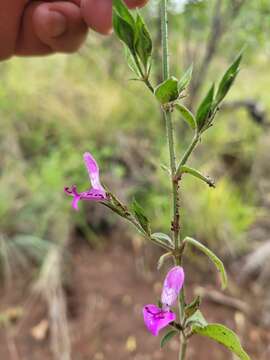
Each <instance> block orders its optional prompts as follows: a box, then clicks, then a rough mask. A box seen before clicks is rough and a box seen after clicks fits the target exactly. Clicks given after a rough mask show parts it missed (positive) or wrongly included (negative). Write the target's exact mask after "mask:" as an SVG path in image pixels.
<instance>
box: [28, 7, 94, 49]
mask: <svg viewBox="0 0 270 360" xmlns="http://www.w3.org/2000/svg"><path fill="white" fill-rule="evenodd" d="M34 24H35V30H36V33H37V36H38V37H39V38H40V40H41V41H42V42H43V43H45V44H47V45H48V46H50V47H51V48H52V49H53V50H54V51H57V52H65V53H72V52H75V51H77V50H78V49H79V48H80V46H81V45H82V43H83V42H84V40H85V38H86V35H87V31H88V29H87V26H86V24H85V23H84V21H83V19H82V16H81V11H80V8H79V7H78V6H77V5H75V4H72V3H65V2H55V3H45V4H41V5H40V6H38V8H37V9H36V11H35V14H34Z"/></svg>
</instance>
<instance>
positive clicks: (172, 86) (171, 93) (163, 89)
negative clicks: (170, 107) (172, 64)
mask: <svg viewBox="0 0 270 360" xmlns="http://www.w3.org/2000/svg"><path fill="white" fill-rule="evenodd" d="M178 95H179V93H178V80H177V79H176V78H175V77H173V76H172V77H170V78H169V79H167V80H165V81H164V82H163V83H161V84H159V85H158V86H157V87H156V88H155V96H156V98H157V99H158V101H159V102H160V103H161V104H167V103H169V102H171V101H174V100H176V99H177V98H178Z"/></svg>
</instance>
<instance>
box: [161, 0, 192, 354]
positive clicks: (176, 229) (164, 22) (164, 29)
mask: <svg viewBox="0 0 270 360" xmlns="http://www.w3.org/2000/svg"><path fill="white" fill-rule="evenodd" d="M161 39H162V69H163V71H162V73H163V74H162V75H163V80H166V79H168V78H169V77H170V66H169V42H168V12H167V0H161ZM163 110H164V118H165V122H166V131H167V139H168V146H169V153H170V168H171V182H172V197H173V222H172V231H173V238H174V245H175V249H179V247H180V242H181V239H180V212H179V208H180V199H179V181H178V180H176V178H175V175H176V157H175V146H174V136H173V135H174V133H173V124H172V116H171V112H170V110H168V109H163ZM191 152H192V149H191V151H190V153H191ZM176 263H177V265H181V259H180V257H176ZM184 308H185V298H184V290H182V291H181V294H180V296H179V317H180V319H181V320H183V317H184ZM181 337H183V336H181ZM185 354H186V342H185V341H181V342H180V349H179V359H181V360H185Z"/></svg>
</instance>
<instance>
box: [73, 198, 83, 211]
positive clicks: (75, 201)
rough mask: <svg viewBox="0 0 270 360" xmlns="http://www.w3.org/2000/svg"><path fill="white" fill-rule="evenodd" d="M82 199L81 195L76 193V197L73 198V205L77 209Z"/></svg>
mask: <svg viewBox="0 0 270 360" xmlns="http://www.w3.org/2000/svg"><path fill="white" fill-rule="evenodd" d="M80 200H81V197H80V196H77V195H74V198H73V200H72V207H73V209H74V210H76V211H78V210H79V207H78V203H79V201H80Z"/></svg>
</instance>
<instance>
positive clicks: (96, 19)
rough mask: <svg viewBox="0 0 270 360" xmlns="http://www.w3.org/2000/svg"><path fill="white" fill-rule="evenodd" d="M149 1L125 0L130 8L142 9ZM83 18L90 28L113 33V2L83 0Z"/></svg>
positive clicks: (108, 0)
mask: <svg viewBox="0 0 270 360" xmlns="http://www.w3.org/2000/svg"><path fill="white" fill-rule="evenodd" d="M147 1H148V0H125V2H126V4H127V5H128V6H129V7H130V8H135V7H141V6H143V5H145V4H146V3H147ZM81 8H82V16H83V18H84V20H85V22H86V23H87V24H88V26H89V27H90V28H92V29H93V30H95V31H97V32H99V33H101V34H109V33H111V31H112V0H81Z"/></svg>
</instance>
